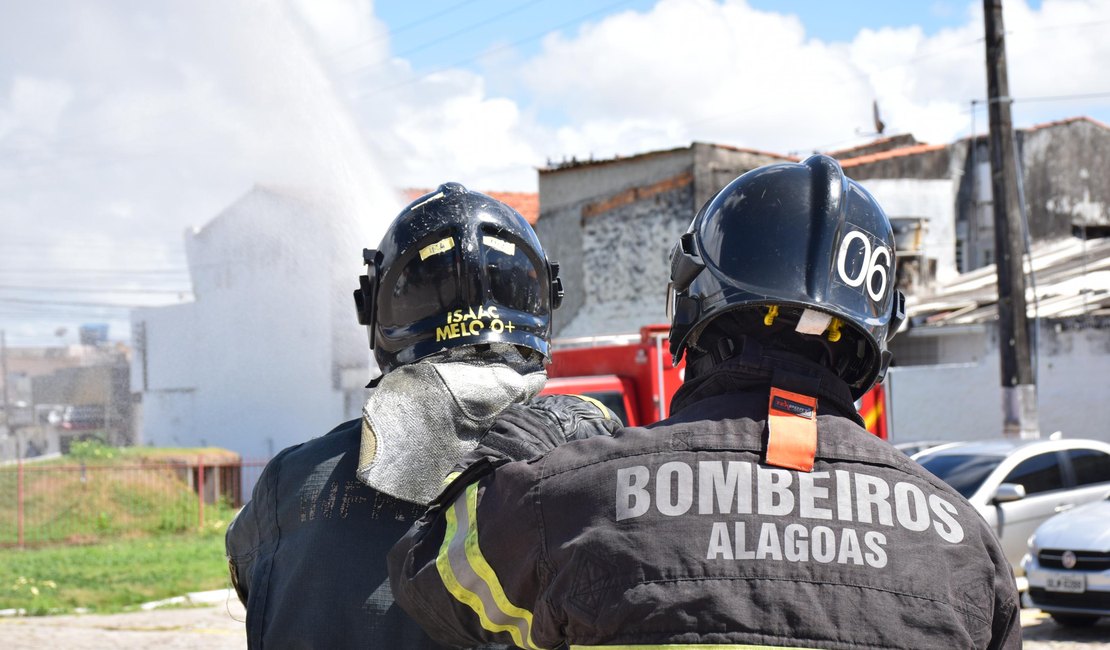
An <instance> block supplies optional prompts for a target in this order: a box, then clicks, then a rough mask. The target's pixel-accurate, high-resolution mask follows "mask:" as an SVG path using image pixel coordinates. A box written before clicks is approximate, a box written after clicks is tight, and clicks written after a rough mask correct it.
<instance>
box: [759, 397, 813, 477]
mask: <svg viewBox="0 0 1110 650" xmlns="http://www.w3.org/2000/svg"><path fill="white" fill-rule="evenodd" d="M767 429H768V431H769V433H768V436H767V461H766V462H767V464H768V465H774V466H776V467H785V468H787V469H797V470H801V471H803V472H811V471H813V458H814V456H816V455H817V398H816V397H810V396H808V395H802V394H800V393H791V392H790V391H788V390H782V389H781V388H771V401H770V403H769V404H768V407H767Z"/></svg>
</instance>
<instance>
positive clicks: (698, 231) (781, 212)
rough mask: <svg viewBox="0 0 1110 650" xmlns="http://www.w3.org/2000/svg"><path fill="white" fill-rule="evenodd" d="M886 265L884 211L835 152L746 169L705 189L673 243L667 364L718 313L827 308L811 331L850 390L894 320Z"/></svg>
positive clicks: (899, 308)
mask: <svg viewBox="0 0 1110 650" xmlns="http://www.w3.org/2000/svg"><path fill="white" fill-rule="evenodd" d="M894 272H895V262H894V234H893V232H892V230H891V226H890V221H889V220H888V219H887V216H886V214H885V213H884V212H883V209H882V208H881V207H880V206H879V204H878V202H876V201H875V199H874V198H873V197H872V196H871V195H870V194H869V193H868V192H867V190H865V189H864V188H863V187H862V186H861V185H860V184H859V183H856V182H855V181H853V180H852V179H850V178H848V177H847V176H845V175H844V172H843V171H842V170H841V168H840V164H839V163H838V162H837V161H836V160H834V159H832V158H830V157H828V156H821V155H818V156H812V157H810V158H809V159H807V160H806V161H805V162H802V163H786V164H776V165H769V166H766V167H760V168H758V169H754V170H752V171H750V172H748V173H746V174H744V175H742V176H740V177H739V178H737V179H735V180H734V181H732V182H731V183H729V184H728V185H727V186H726V187H725V188H724V189H722V190H721V191H720V192H719V193H717V195H716V196H715V197H713V198H712V199H710V201H709V202H708V203H706V204H705V206H704V207H702V209H701V211H700V212H699V213H698V215H697V216H696V217H694V221H693V223H691V225H690V229H689V230H688V231H687V232H686V233H685V234H684V235H683V236H682V238H681V239H680V241H679V242H678V244H676V245H675V247H674V250H673V251H672V254H671V281H672V290H671V292H670V298H669V301H670V304H669V305H668V306H669V307H670V309H671V313H672V319H671V320H672V322H671V338H670V341H671V343H670V344H671V354H672V355H673V357H674V360H675V362H676V363H677V362H678V360H679V359H681V358H682V355H683V352H685V351H686V349H687V347H688V346H690V344H691V343H692V342H693V341H696V340H697V335H698V333H699V332H700V331H702V330H703V329H704V327H705V325H706V324H707V323H708V322H709V321H711V320H712V319H714V318H716V317H718V316H720V315H721V314H723V313H726V312H732V311H736V310H741V309H748V310H751V309H756V310H761V311H762V312H763V313H764V314H765V315H768V316H769V318H768V319H767V320H769V321H773V320H774V318H775V315H776V314H778V313H779V311H780V310H782V312H783V313H784V317H785V316H786V314H787V313H789V314H790V317H791V318H794V319H797V318H799V317H800V315H801V314H802V312H804V310H807V309H808V310H811V314H810V316H813V315H815V314H816V315H817V320H818V322H823V319H824V316H825V315H827V316H830V317H831V318H829V319H825V320H828V329H827V330H824V331H821V330H819V331H818V334H817V335H816V336H824V337H826V339H827V340H828V341H834V342H835V343H834V346H835V348H836V349H837V354H836V358H837V363H836V364H835V367H834V368H832V369H833V370H834V371H835V372H837V374H839V375H840V377H841V378H842V379H844V380H845V381H846V382H847V383H848V384H849V386H850V387H851V390H852V393H853V395H855V396H856V397H859V396H860V395H862V394H863V393H865V392H867V390H868V389H869V388H870V387H871V386H872V385H873V384H874V383H875V382H876V381H880V380H881V379H882V377H883V375H884V374H885V372H886V368H887V365H888V364H889V362H890V352H889V351H888V350H887V341H888V340H889V339H890V338H891V337H893V336H894V333H895V332H896V331H897V329H898V326H899V324H900V323H901V322H902V320H903V319H904V305H905V298H904V296H903V295H902V292H901V291H899V290H897V289H896V288H895V286H894V285H895V278H894ZM772 308H774V309H773V310H772ZM745 322H752V321H751V320H750V319H749V320H748V321H745ZM754 322H756V323H762V322H764V320H763V319H757V320H756V321H754ZM755 327H761V325H760V324H757V325H755Z"/></svg>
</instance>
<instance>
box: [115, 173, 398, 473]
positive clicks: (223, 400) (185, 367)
mask: <svg viewBox="0 0 1110 650" xmlns="http://www.w3.org/2000/svg"><path fill="white" fill-rule="evenodd" d="M336 221H337V220H336V219H335V218H334V215H331V214H329V213H328V211H327V210H325V209H322V208H319V207H316V206H313V205H311V204H308V203H305V202H302V201H300V200H297V199H294V198H291V197H289V196H285V195H282V194H279V193H276V192H271V191H268V190H261V189H256V190H254V191H252V192H251V193H249V194H248V195H246V196H245V197H243V198H242V199H241V200H240V201H238V202H237V203H235V204H234V205H233V206H231V207H230V208H228V210H226V211H225V212H224V213H223V214H221V215H220V216H218V217H216V218H215V219H214V220H213V221H212V222H210V223H209V224H208V225H206V226H205V227H204V228H203V229H201V230H200V231H197V232H193V233H188V234H187V235H186V250H187V253H188V258H189V267H190V273H191V275H192V278H193V282H194V294H195V296H196V299H195V302H194V303H191V304H186V305H177V306H173V307H168V308H161V309H144V310H139V311H136V312H135V314H134V316H133V320H134V321H135V324H138V323H139V322H140V321H142V322H144V323H145V326H144V329H145V332H146V345H145V346H144V347H145V355H144V354H136V355H135V361H134V363H133V367H132V378H133V380H135V381H134V383H133V386H136V387H137V389H140V390H143V404H142V411H143V415H142V417H143V438H144V441H145V442H146V443H147V444H154V445H173V446H194V445H210V446H219V447H224V448H227V449H231V450H233V451H236V452H239V453H240V454H242V455H243V456H244V457H248V458H263V457H266V456H267V455H268V454H270V453H272V452H276V451H278V450H280V449H282V448H284V447H287V446H289V445H292V444H296V443H299V442H303V441H305V440H308V439H310V438H313V437H316V436H319V435H322V434H324V433H326V432H327V431H328V430H330V429H331V428H332V427H334V426H335V425H336V424H338V423H340V422H341V421H343V420H345V419H349V418H350V417H353V416H354V415H356V414H357V413H358V412H359V409H360V408H361V404H362V401H363V399H364V398H365V389H364V388H363V385H364V384H365V383H366V381H367V380H368V378H369V374H370V371H369V369H368V368H367V365H368V361H369V351H368V349H367V344H366V337H365V333H364V331H363V328H362V327H361V326H359V325H358V323H357V321H356V318H355V314H354V306H353V301H352V299H351V290H352V289H353V288H354V287H355V286H356V285H357V275H358V270H359V262H360V258H361V251H362V247H363V246H367V245H371V243H370V242H369V241H366V240H364V239H363V238H361V237H357V236H353V233H354V231H353V230H350V229H345V228H343V227H341V225H342V224H337V223H336ZM374 241H375V242H376V241H377V240H376V239H375V240H374ZM340 302H342V303H343V304H339V303H340ZM144 363H145V380H146V384H145V386H144V385H143V379H144V377H143V373H144V366H143V364H144Z"/></svg>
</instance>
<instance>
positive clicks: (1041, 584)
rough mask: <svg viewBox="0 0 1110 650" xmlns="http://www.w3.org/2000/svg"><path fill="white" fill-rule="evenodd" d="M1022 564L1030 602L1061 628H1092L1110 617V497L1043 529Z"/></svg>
mask: <svg viewBox="0 0 1110 650" xmlns="http://www.w3.org/2000/svg"><path fill="white" fill-rule="evenodd" d="M1021 565H1022V567H1023V568H1024V569H1025V577H1026V578H1027V579H1028V580H1029V599H1030V600H1031V601H1032V602H1033V605H1034V606H1036V607H1037V608H1039V609H1041V610H1043V611H1046V612H1048V613H1049V614H1051V615H1052V618H1053V619H1055V620H1056V622H1057V623H1060V624H1061V625H1078V626H1087V625H1094V624H1095V623H1096V622H1097V621H1098V619H1099V617H1100V616H1110V497H1108V498H1107V499H1104V500H1102V501H1097V502H1095V503H1089V504H1087V505H1085V506H1080V507H1078V508H1076V509H1074V510H1071V511H1068V512H1065V513H1063V514H1060V515H1057V516H1055V517H1053V518H1051V519H1049V520H1048V521H1046V522H1044V523H1043V524H1041V525H1040V527H1039V528H1037V532H1036V533H1034V534H1033V537H1031V538H1029V554H1028V555H1026V556H1025V558H1023V559H1022V562H1021Z"/></svg>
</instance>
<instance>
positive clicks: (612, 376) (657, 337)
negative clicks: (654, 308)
mask: <svg viewBox="0 0 1110 650" xmlns="http://www.w3.org/2000/svg"><path fill="white" fill-rule="evenodd" d="M669 332H670V328H669V327H668V326H666V325H648V326H646V327H643V328H641V329H640V334H639V335H638V336H636V335H628V336H604V337H590V338H583V339H562V340H556V341H555V344H554V346H553V348H554V350H553V352H552V354H551V365H549V366H548V367H547V375H548V377H549V379H548V381H547V386H546V387H545V388H544V389H543V392H542V393H541V394H542V395H551V394H568V393H569V394H579V395H586V396H588V397H592V398H594V399H596V400H598V401H600V402H601V403H603V404H605V405H606V406H607V407H609V408H610V409H612V410H613V412H614V413H616V414H617V415H618V416H620V418H621V420H623V421H624V423H625V424H626V425H628V426H643V425H645V424H651V423H652V422H656V421H658V420H662V419H663V418H665V417H667V416H668V415H670V412H669V409H670V404H671V398H672V397H674V394H675V391H677V390H678V387H679V386H681V385H682V380H683V378H684V372H685V363H684V362H681V363H679V364H678V366H677V367H676V366H674V365H672V364H671V355H670V350H669V347H668V341H667V335H668V334H669ZM885 401H886V400H885V395H884V393H883V387H882V385H877V386H875V387H874V388H872V389H871V390H870V391H868V393H867V394H866V395H864V396H863V398H862V399H861V400H860V403H859V404H858V408H859V410H860V415H862V416H863V419H864V421H865V422H866V423H867V429H868V430H869V431H871V432H872V433H874V434H875V435H877V436H879V437H880V438H882V439H884V440H886V439H887V438H888V433H887V424H886V417H885V409H884V406H885Z"/></svg>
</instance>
